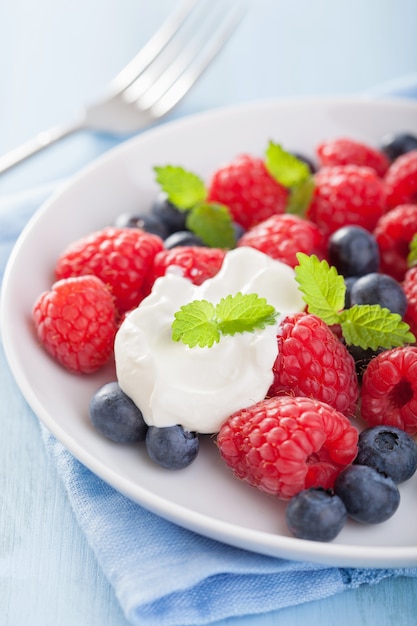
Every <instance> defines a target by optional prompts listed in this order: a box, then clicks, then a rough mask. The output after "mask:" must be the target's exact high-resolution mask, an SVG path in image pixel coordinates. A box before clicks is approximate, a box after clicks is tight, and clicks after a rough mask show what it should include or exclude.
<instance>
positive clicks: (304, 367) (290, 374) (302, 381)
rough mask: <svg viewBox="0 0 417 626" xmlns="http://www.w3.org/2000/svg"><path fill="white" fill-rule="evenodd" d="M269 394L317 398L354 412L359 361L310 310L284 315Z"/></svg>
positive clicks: (351, 412) (343, 410) (349, 412)
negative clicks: (357, 362) (357, 364)
mask: <svg viewBox="0 0 417 626" xmlns="http://www.w3.org/2000/svg"><path fill="white" fill-rule="evenodd" d="M277 340H278V356H277V358H276V360H275V363H274V366H273V373H274V381H273V383H272V385H271V387H270V389H269V391H268V395H269V396H278V395H284V394H285V395H293V396H305V397H309V398H315V399H316V400H320V401H322V402H325V403H326V404H329V405H330V406H332V407H334V408H335V409H336V410H337V411H339V412H340V413H344V414H345V415H348V416H350V415H353V414H354V413H355V409H356V402H357V399H358V395H359V389H358V380H357V377H356V372H355V362H354V359H353V358H352V356H351V355H350V354H349V353H348V351H347V348H346V347H345V345H344V344H343V343H341V341H340V340H339V339H338V338H337V337H336V335H335V334H334V333H333V332H332V331H331V329H330V328H329V326H327V324H325V322H323V321H322V320H321V319H320V318H318V317H316V316H315V315H311V314H309V313H296V314H295V315H288V316H287V317H286V318H284V320H283V322H282V324H281V327H280V329H279V333H278V337H277Z"/></svg>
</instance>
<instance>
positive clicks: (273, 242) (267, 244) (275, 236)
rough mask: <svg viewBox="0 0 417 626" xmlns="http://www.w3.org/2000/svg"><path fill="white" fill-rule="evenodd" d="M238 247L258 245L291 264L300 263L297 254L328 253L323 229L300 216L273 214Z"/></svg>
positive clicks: (317, 254)
mask: <svg viewBox="0 0 417 626" xmlns="http://www.w3.org/2000/svg"><path fill="white" fill-rule="evenodd" d="M238 246H249V247H251V248H256V250H260V251H261V252H263V253H264V254H267V255H269V256H270V257H272V258H273V259H276V260H278V261H282V262H283V263H286V264H287V265H290V266H291V267H295V266H296V265H297V264H298V261H297V257H296V253H297V252H304V253H305V254H309V255H310V254H315V255H316V256H318V257H319V258H323V257H324V256H325V251H326V245H325V239H324V236H323V233H322V232H321V230H320V228H319V227H318V226H317V225H316V224H313V222H310V221H309V220H305V219H302V218H301V217H298V216H297V215H290V214H284V215H272V217H270V218H269V219H267V220H265V221H264V222H261V223H260V224H258V225H257V226H254V227H253V228H251V229H250V230H249V231H247V232H246V233H244V234H243V235H242V237H241V238H240V240H239V243H238Z"/></svg>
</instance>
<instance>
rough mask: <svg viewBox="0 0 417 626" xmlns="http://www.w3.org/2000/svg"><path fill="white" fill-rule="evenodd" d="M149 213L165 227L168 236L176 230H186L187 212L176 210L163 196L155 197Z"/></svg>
mask: <svg viewBox="0 0 417 626" xmlns="http://www.w3.org/2000/svg"><path fill="white" fill-rule="evenodd" d="M151 212H152V214H153V215H156V217H158V219H160V220H161V222H162V223H163V224H164V225H165V227H166V229H167V231H168V234H169V235H171V234H172V233H176V232H177V230H186V226H185V220H186V219H187V211H181V210H180V209H178V208H177V207H176V206H175V205H174V204H172V202H170V201H169V200H168V199H167V197H166V196H165V195H164V194H161V195H159V196H158V197H157V199H156V201H155V203H154V205H153V206H152V210H151Z"/></svg>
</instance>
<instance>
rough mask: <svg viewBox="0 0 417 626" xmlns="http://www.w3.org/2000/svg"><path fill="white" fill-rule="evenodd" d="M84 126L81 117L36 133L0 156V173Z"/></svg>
mask: <svg viewBox="0 0 417 626" xmlns="http://www.w3.org/2000/svg"><path fill="white" fill-rule="evenodd" d="M83 128H84V123H83V118H82V117H80V118H79V119H77V120H75V121H74V122H72V123H70V124H66V125H64V124H61V125H58V126H53V127H52V128H50V129H49V130H46V131H42V132H41V133H38V134H37V135H36V136H35V137H33V139H30V140H29V141H26V142H25V143H23V144H22V145H20V146H18V147H17V148H14V149H13V150H11V151H10V152H7V153H6V154H4V155H3V156H0V174H3V173H4V172H7V171H8V170H10V169H12V167H15V166H16V165H19V163H22V161H25V160H26V159H28V158H29V157H31V156H33V155H35V154H37V153H38V152H40V151H41V150H44V148H47V147H48V146H50V145H52V144H54V143H56V142H57V141H59V140H60V139H63V138H64V137H67V136H68V135H72V134H73V133H75V132H77V131H79V130H82V129H83Z"/></svg>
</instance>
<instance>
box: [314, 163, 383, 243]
mask: <svg viewBox="0 0 417 626" xmlns="http://www.w3.org/2000/svg"><path fill="white" fill-rule="evenodd" d="M314 180H315V191H314V194H313V199H312V201H311V204H310V206H309V207H308V210H307V217H308V218H309V219H310V220H311V221H313V222H315V223H316V224H317V225H318V226H319V227H320V228H321V230H322V231H323V232H324V234H325V235H330V234H331V233H332V232H334V231H335V230H337V229H338V228H341V227H342V226H347V225H349V224H355V225H356V226H362V228H365V229H366V230H369V231H372V230H373V229H374V228H375V226H376V223H377V221H378V219H379V218H380V217H381V215H382V214H383V213H384V211H385V187H384V183H383V181H382V180H381V179H380V178H379V177H378V176H377V174H376V173H375V172H374V170H372V169H371V168H369V167H359V166H357V165H339V166H334V167H323V168H322V169H321V170H319V171H318V172H317V174H315V176H314Z"/></svg>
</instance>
